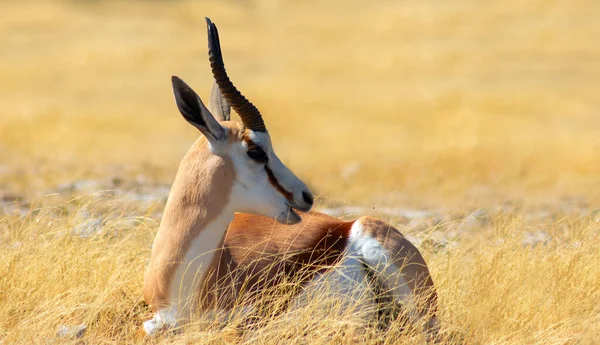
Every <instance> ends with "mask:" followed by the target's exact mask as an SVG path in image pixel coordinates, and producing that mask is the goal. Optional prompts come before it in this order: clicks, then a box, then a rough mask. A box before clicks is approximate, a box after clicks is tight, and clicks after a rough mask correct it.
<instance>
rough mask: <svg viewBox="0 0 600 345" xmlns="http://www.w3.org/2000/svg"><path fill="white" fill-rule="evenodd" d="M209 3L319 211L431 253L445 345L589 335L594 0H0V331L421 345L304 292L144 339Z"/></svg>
mask: <svg viewBox="0 0 600 345" xmlns="http://www.w3.org/2000/svg"><path fill="white" fill-rule="evenodd" d="M205 16H209V17H211V19H212V20H213V21H214V22H215V23H216V24H217V25H218V26H219V30H220V36H221V43H222V45H223V54H224V57H225V63H226V66H227V70H228V72H229V74H230V76H231V78H232V79H233V81H234V82H235V84H236V85H237V86H238V88H239V89H240V90H241V91H242V92H243V93H244V94H245V95H246V96H247V97H248V98H249V99H250V100H251V101H252V102H253V103H254V104H256V105H257V106H258V107H259V109H260V110H261V112H262V113H263V115H264V118H265V122H266V124H267V127H268V129H269V131H270V133H271V136H272V138H273V141H274V147H275V150H276V151H277V152H278V155H279V156H280V158H281V159H282V160H283V161H284V162H285V163H286V164H287V165H288V166H289V167H290V168H291V169H292V170H293V171H294V172H296V174H297V175H298V176H300V177H301V178H302V179H303V180H304V181H306V182H307V184H308V185H309V186H310V187H311V189H312V191H313V193H314V194H315V195H318V196H319V197H318V199H317V204H318V207H317V209H321V210H325V211H327V212H330V213H335V214H338V215H340V216H342V217H346V218H351V217H353V216H356V215H357V214H358V213H360V214H370V215H376V216H379V217H382V218H384V219H385V220H388V221H390V222H391V223H392V224H394V225H396V226H398V228H399V229H401V231H402V232H403V233H404V234H405V235H407V236H409V238H411V240H413V241H414V242H415V244H416V245H417V246H418V247H419V249H421V250H422V251H423V253H424V255H425V257H426V259H427V261H428V263H429V265H430V268H431V271H432V275H433V279H434V281H435V283H436V285H437V288H438V292H439V295H440V320H441V323H442V333H443V334H445V335H446V337H447V339H448V340H447V342H448V343H452V344H577V345H579V344H582V345H585V344H600V45H599V44H598V42H600V22H599V21H598V18H600V3H598V2H597V1H594V0H574V1H570V2H555V1H549V0H539V1H527V2H525V1H517V0H508V1H502V2H500V1H497V2H481V1H473V0H467V1H459V2H452V1H433V0H426V1H420V2H406V1H378V2H367V1H354V0H349V1H341V0H337V1H336V0H332V1H277V0H256V1H243V0H230V1H183V0H182V1H176V0H173V1H166V0H164V1H158V0H157V1H120V2H117V1H100V0H98V1H58V0H56V1H53V0H49V1H10V0H7V1H3V2H0V344H31V343H44V344H46V343H65V342H79V343H82V342H85V343H87V344H106V343H113V344H123V343H134V342H145V343H174V344H179V343H217V344H218V343H235V342H238V343H248V344H250V343H252V344H313V343H315V344H328V343H329V344H340V343H342V344H351V343H356V344H362V343H372V344H375V343H383V344H403V343H407V344H420V343H422V338H420V337H419V335H415V334H408V333H402V332H401V331H400V330H399V327H396V326H397V325H393V326H392V327H391V329H390V330H389V331H388V332H387V333H380V332H378V331H376V330H374V329H365V328H364V325H362V324H361V323H360V322H358V321H357V322H354V321H352V320H354V319H353V315H354V314H351V313H349V312H346V314H344V313H339V312H338V311H337V310H335V308H320V307H319V306H317V304H318V303H317V302H319V301H313V304H309V305H307V306H304V307H302V308H300V309H298V310H295V311H293V312H292V313H290V314H289V315H284V316H281V317H274V318H273V320H271V321H270V322H269V324H268V325H267V326H266V327H264V328H261V329H258V330H255V331H252V332H248V333H246V334H244V335H243V336H241V337H240V338H235V339H234V338H231V337H229V336H226V335H228V333H227V330H226V329H222V328H219V327H213V326H207V325H197V327H192V328H190V329H188V330H187V331H186V332H184V333H182V334H179V335H173V336H170V337H166V338H158V339H143V338H140V337H139V336H138V335H137V334H136V332H137V331H138V330H139V329H140V326H141V323H142V322H143V321H144V320H146V319H148V318H149V317H150V313H149V311H148V309H147V307H146V306H145V305H144V303H143V302H142V298H141V288H142V279H143V271H144V269H145V265H146V263H147V262H148V260H149V257H150V245H151V242H152V239H153V237H154V234H155V232H156V230H157V228H158V224H159V221H160V217H161V211H162V208H163V206H164V202H165V198H166V195H167V192H168V188H169V184H170V183H171V181H172V179H173V177H174V175H175V172H176V169H177V164H178V162H179V160H180V159H181V157H182V156H183V155H184V153H185V152H186V150H187V149H188V148H189V146H190V145H191V144H192V142H193V141H194V139H195V138H196V137H197V136H198V132H197V131H196V130H195V129H193V128H192V127H191V126H189V125H188V124H187V123H186V122H185V121H184V120H183V119H182V118H181V116H180V115H179V113H178V112H177V110H176V107H175V104H174V101H173V96H172V91H171V85H170V76H171V75H178V76H180V77H181V78H183V79H184V80H185V81H186V82H188V83H189V84H190V85H191V86H192V87H194V88H195V89H196V91H198V93H199V94H200V95H201V96H202V97H204V98H205V99H208V92H209V90H210V87H211V84H212V80H211V75H210V70H209V66H208V61H207V49H206V29H205V24H204V17H205ZM290 318H291V320H292V321H290ZM342 321H343V322H342ZM80 324H85V325H86V326H87V331H86V332H85V335H84V336H83V337H81V338H80V339H72V338H69V337H68V336H67V337H60V336H59V335H57V330H59V329H60V328H61V327H63V326H76V325H80ZM59 333H60V332H59Z"/></svg>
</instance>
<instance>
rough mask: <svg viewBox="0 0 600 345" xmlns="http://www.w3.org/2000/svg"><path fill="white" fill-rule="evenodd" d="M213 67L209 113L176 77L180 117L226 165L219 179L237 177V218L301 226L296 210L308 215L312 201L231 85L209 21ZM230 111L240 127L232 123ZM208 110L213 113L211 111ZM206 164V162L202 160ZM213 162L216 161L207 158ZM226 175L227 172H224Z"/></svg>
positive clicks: (233, 192) (249, 105) (233, 197)
mask: <svg viewBox="0 0 600 345" xmlns="http://www.w3.org/2000/svg"><path fill="white" fill-rule="evenodd" d="M206 23H207V26H208V51H209V61H210V66H211V69H212V73H213V77H214V79H215V83H214V85H213V89H212V93H211V97H210V103H209V107H208V108H207V107H206V106H205V105H204V103H203V102H202V100H201V99H200V97H199V96H198V94H197V93H196V92H195V91H194V90H192V88H191V87H190V86H188V85H187V84H186V83H185V82H184V81H183V80H181V79H180V78H178V77H176V76H173V77H172V83H173V92H174V94H175V100H176V103H177V107H178V108H179V111H180V112H181V114H182V115H183V117H184V118H185V120H186V121H187V122H189V123H190V124H191V125H193V126H194V127H196V128H197V129H198V130H199V131H200V132H201V133H202V134H203V136H204V137H205V138H206V143H201V144H204V145H206V147H207V149H208V150H209V151H210V152H209V153H208V155H209V156H218V157H219V158H221V159H223V160H227V161H228V162H231V163H232V164H224V165H222V167H221V168H220V170H218V171H215V172H214V173H215V174H220V175H227V176H233V178H232V179H231V181H232V182H231V183H233V186H230V187H231V188H227V190H229V191H231V192H230V193H231V195H230V197H229V202H230V203H231V205H230V206H231V207H232V209H234V210H235V212H244V213H252V214H258V215H263V216H267V217H271V218H275V219H276V220H277V221H278V222H280V223H284V224H296V223H298V222H300V221H301V217H300V215H298V213H296V212H295V211H294V209H296V210H299V211H302V212H307V211H309V210H310V208H311V207H312V204H313V197H312V195H311V193H310V191H309V190H308V188H307V187H306V185H305V184H304V182H302V181H301V180H300V179H299V178H298V177H296V175H294V173H293V172H292V171H290V169H288V168H287V167H286V166H285V165H284V164H283V163H282V162H281V160H279V158H278V157H277V155H276V154H275V151H274V150H273V145H272V142H271V138H270V136H269V132H268V131H267V129H266V127H265V123H264V121H263V118H262V116H261V114H260V112H259V111H258V109H257V108H256V107H255V106H254V105H253V104H252V103H250V102H249V101H248V100H247V99H246V98H245V97H244V96H243V95H242V94H241V93H240V92H239V91H238V90H237V89H236V87H235V86H234V85H233V83H232V82H231V81H230V79H229V77H228V76H227V73H226V71H225V65H224V63H223V57H222V55H221V47H220V42H219V34H218V32H217V27H216V26H215V25H214V24H213V23H212V22H211V21H210V19H208V18H206ZM230 107H233V109H234V110H235V111H236V112H237V113H238V115H239V116H240V118H241V123H240V122H238V121H230V118H229V117H230V116H229V114H230ZM209 109H210V110H209ZM200 157H202V158H203V159H206V156H200ZM209 158H211V159H212V158H214V157H209ZM224 169H225V170H224Z"/></svg>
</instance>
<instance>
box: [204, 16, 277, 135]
mask: <svg viewBox="0 0 600 345" xmlns="http://www.w3.org/2000/svg"><path fill="white" fill-rule="evenodd" d="M206 26H207V28H208V60H209V61H210V68H211V69H212V73H213V77H214V78H215V81H216V82H217V85H219V89H220V90H221V93H222V94H223V97H225V99H226V100H227V102H228V103H229V104H231V107H232V108H233V109H234V110H235V111H236V113H238V114H239V115H240V117H241V118H242V123H243V124H244V126H246V127H247V128H249V129H251V130H253V131H257V132H266V131H267V128H266V127H265V123H264V121H263V118H262V116H261V115H260V112H259V111H258V109H256V107H255V106H254V105H253V104H252V103H250V101H248V100H247V99H246V97H244V96H243V95H242V94H241V93H240V92H239V91H238V90H237V89H236V88H235V86H234V85H233V83H232V82H231V80H229V77H228V76H227V72H226V71H225V64H224V63H223V56H222V55H221V44H220V42H219V32H218V31H217V27H216V26H215V24H213V23H212V22H211V21H210V19H208V18H206Z"/></svg>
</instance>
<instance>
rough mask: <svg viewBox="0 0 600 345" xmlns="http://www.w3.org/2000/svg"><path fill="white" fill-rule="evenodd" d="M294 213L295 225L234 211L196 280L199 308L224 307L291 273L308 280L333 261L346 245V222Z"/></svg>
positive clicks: (261, 289)
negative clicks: (218, 245) (297, 218)
mask: <svg viewBox="0 0 600 345" xmlns="http://www.w3.org/2000/svg"><path fill="white" fill-rule="evenodd" d="M300 215H301V216H302V218H303V221H302V222H301V223H299V224H296V225H283V224H279V223H277V222H275V221H274V220H273V219H271V218H268V217H263V216H256V215H250V214H244V213H238V214H236V215H235V217H234V219H233V221H232V222H231V225H230V226H229V229H228V231H227V233H226V234H225V235H224V237H223V240H222V241H221V243H224V246H222V249H221V250H220V252H219V253H217V254H216V255H215V256H214V259H213V262H212V264H211V266H210V267H209V268H208V270H207V275H206V276H205V280H204V282H203V284H202V297H203V303H202V304H203V305H204V307H205V308H214V307H217V306H218V307H219V308H223V309H228V308H231V307H232V306H233V304H234V302H235V301H236V298H237V296H239V295H240V293H241V292H242V290H243V291H245V292H249V293H251V294H255V293H259V292H261V291H264V290H265V289H267V288H270V287H273V286H275V285H276V284H278V282H280V281H282V280H283V279H285V278H291V277H293V278H295V279H299V280H300V281H301V282H303V281H308V280H310V278H311V277H312V275H314V273H315V272H317V271H319V270H324V269H327V268H328V267H330V266H331V265H334V264H335V263H336V262H337V261H338V260H339V258H340V254H341V253H342V252H343V251H344V249H345V248H346V244H347V239H348V235H349V232H350V227H351V226H352V222H344V221H341V220H339V219H336V218H333V217H330V216H328V215H325V214H323V213H317V212H310V213H300ZM250 296H252V295H250Z"/></svg>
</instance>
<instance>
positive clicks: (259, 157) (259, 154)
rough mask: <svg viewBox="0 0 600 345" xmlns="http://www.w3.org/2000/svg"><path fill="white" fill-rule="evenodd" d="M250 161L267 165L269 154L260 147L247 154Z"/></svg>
mask: <svg viewBox="0 0 600 345" xmlns="http://www.w3.org/2000/svg"><path fill="white" fill-rule="evenodd" d="M246 154H247V155H248V157H250V159H252V160H253V161H255V162H258V163H266V162H267V161H268V160H269V157H267V154H266V153H265V151H263V149H261V148H260V147H253V148H251V149H250V150H248V152H247V153H246Z"/></svg>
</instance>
